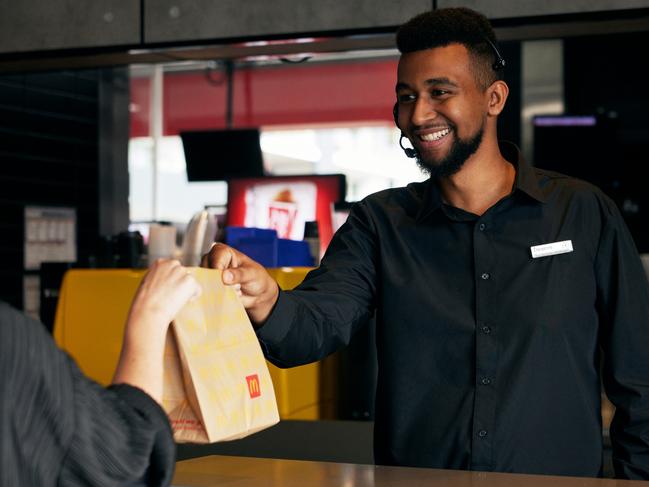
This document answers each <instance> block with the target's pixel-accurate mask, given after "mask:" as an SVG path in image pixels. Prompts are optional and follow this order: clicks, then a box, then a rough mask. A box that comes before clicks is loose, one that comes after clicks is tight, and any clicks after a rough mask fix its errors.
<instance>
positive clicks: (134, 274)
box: [54, 267, 321, 419]
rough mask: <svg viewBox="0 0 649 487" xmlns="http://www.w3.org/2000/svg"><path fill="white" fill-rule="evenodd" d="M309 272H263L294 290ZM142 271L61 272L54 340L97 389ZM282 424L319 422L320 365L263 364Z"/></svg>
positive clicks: (110, 366)
mask: <svg viewBox="0 0 649 487" xmlns="http://www.w3.org/2000/svg"><path fill="white" fill-rule="evenodd" d="M310 270H311V269H310V268H305V267H297V268H279V269H268V273H269V274H270V275H271V276H272V277H273V278H274V279H276V280H277V282H278V283H279V285H280V287H281V288H282V289H291V288H293V287H295V286H297V285H298V284H299V283H300V282H302V280H303V279H304V277H305V276H306V274H307V273H308V271H310ZM144 273H145V270H139V269H138V270H130V269H101V270H94V269H92V270H91V269H73V270H70V271H68V272H67V273H66V275H65V278H64V280H63V285H62V286H61V293H60V298H59V303H58V307H57V312H56V320H55V324H54V338H55V340H56V342H57V343H58V345H59V346H60V347H61V348H63V349H64V350H66V351H67V352H68V353H69V354H70V355H71V356H72V357H73V358H74V359H75V360H76V361H77V363H78V364H79V367H81V370H83V372H84V373H85V374H86V375H88V376H89V377H91V378H92V379H94V380H96V381H97V382H99V383H100V384H104V385H107V384H110V382H111V380H112V378H113V374H114V372H115V367H116V366H117V361H118V359H119V353H120V350H121V343H122V335H123V333H124V323H125V322H126V317H127V314H128V310H129V307H130V304H131V301H132V299H133V296H134V295H135V291H136V290H137V286H138V285H139V283H140V280H141V279H142V276H143V275H144ZM268 368H269V370H270V374H271V377H272V379H273V385H274V387H275V393H276V395H277V406H278V408H279V413H280V417H281V418H282V419H319V418H320V402H321V397H320V369H321V365H320V362H316V363H313V364H309V365H304V366H301V367H294V368H291V369H279V368H277V367H275V366H274V365H272V364H270V363H268Z"/></svg>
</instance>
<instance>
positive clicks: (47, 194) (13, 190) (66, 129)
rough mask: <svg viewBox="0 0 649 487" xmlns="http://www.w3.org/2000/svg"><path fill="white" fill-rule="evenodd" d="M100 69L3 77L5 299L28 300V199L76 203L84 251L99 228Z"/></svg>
mask: <svg viewBox="0 0 649 487" xmlns="http://www.w3.org/2000/svg"><path fill="white" fill-rule="evenodd" d="M98 109H99V72H97V71H78V72H57V73H42V74H30V75H24V74H20V75H12V76H0V212H1V213H0V236H1V237H0V299H2V300H5V301H8V302H9V303H11V304H13V305H14V306H17V307H22V276H23V271H22V269H23V239H24V225H23V220H24V217H23V211H24V207H25V205H52V206H71V207H75V208H76V209H77V236H78V249H79V251H80V253H82V254H83V253H84V252H88V250H89V249H90V248H91V246H93V245H94V244H95V241H96V239H97V237H98V235H99V222H98V183H99V180H98V168H99V162H98V161H99V159H98V133H99V112H98Z"/></svg>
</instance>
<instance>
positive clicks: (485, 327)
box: [482, 325, 491, 335]
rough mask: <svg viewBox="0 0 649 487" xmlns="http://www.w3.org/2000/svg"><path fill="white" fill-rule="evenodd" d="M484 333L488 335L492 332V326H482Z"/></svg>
mask: <svg viewBox="0 0 649 487" xmlns="http://www.w3.org/2000/svg"><path fill="white" fill-rule="evenodd" d="M482 333H484V334H485V335H488V334H489V333H491V327H489V326H487V325H484V326H483V327H482Z"/></svg>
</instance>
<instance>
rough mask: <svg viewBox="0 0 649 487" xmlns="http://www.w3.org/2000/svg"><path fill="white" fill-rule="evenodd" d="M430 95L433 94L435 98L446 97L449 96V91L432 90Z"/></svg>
mask: <svg viewBox="0 0 649 487" xmlns="http://www.w3.org/2000/svg"><path fill="white" fill-rule="evenodd" d="M430 94H431V95H432V96H435V97H437V96H444V95H448V91H446V90H432V91H431V92H430Z"/></svg>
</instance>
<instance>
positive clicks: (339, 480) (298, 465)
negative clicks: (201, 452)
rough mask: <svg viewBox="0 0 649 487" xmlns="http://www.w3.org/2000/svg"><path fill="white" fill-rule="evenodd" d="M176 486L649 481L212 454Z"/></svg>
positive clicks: (542, 485)
mask: <svg viewBox="0 0 649 487" xmlns="http://www.w3.org/2000/svg"><path fill="white" fill-rule="evenodd" d="M172 485H173V486H177V487H194V486H196V487H203V486H204V487H206V486H212V485H227V486H228V487H258V486H264V487H305V486H309V487H325V486H327V487H329V486H335V487H374V486H384V487H416V486H419V485H421V486H424V485H425V486H427V487H431V486H432V487H435V486H439V487H442V486H443V487H640V486H649V482H639V481H629V480H612V479H590V478H578V477H555V476H549V475H521V474H507V473H492V472H464V471H459V470H433V469H426V468H405V467H382V466H374V465H354V464H349V463H329V462H307V461H299V460H278V459H268V458H244V457H230V456H219V455H213V456H208V457H203V458H195V459H193V460H185V461H182V462H178V463H177V464H176V474H175V476H174V480H173V482H172Z"/></svg>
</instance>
